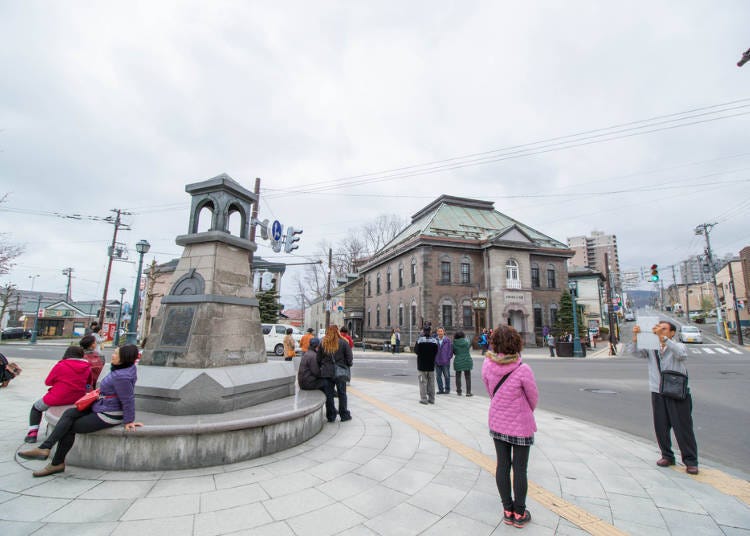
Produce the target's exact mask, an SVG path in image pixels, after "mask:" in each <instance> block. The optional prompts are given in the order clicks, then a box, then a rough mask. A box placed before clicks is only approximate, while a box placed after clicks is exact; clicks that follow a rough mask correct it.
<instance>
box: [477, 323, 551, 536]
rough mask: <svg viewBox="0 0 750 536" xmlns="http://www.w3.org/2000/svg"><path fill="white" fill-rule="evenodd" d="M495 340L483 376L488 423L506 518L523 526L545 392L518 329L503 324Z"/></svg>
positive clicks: (492, 337) (495, 334)
mask: <svg viewBox="0 0 750 536" xmlns="http://www.w3.org/2000/svg"><path fill="white" fill-rule="evenodd" d="M490 343H491V345H492V350H488V351H487V352H486V353H485V360H484V364H483V365H482V380H483V381H484V385H485V387H486V388H487V393H489V395H490V411H489V417H488V421H489V426H490V436H491V437H492V439H493V440H494V442H495V453H496V454H497V468H496V470H495V483H496V484H497V490H498V491H499V492H500V498H501V499H502V501H503V522H504V523H505V524H506V525H514V526H515V527H518V528H522V527H523V526H524V525H526V524H527V523H528V522H529V521H531V514H530V513H529V511H528V510H526V492H527V490H528V480H527V477H526V469H527V467H528V463H529V450H530V449H531V445H533V444H534V432H536V421H535V420H534V408H536V404H537V401H538V400H539V391H538V390H537V387H536V381H535V379H534V373H533V372H532V371H531V368H530V367H529V366H528V365H527V364H525V363H522V362H521V349H522V348H523V341H522V339H521V335H519V334H518V332H517V331H516V330H515V329H514V328H512V327H511V326H504V325H500V326H498V328H497V329H496V330H494V332H493V333H492V335H491V337H490ZM493 350H494V351H493ZM511 466H512V467H513V487H512V491H511V479H510V468H511ZM514 495H515V500H514V499H513V496H514Z"/></svg>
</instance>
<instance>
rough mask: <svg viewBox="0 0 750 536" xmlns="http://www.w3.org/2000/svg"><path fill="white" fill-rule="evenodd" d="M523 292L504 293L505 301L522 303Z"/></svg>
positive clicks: (523, 300)
mask: <svg viewBox="0 0 750 536" xmlns="http://www.w3.org/2000/svg"><path fill="white" fill-rule="evenodd" d="M524 298H525V297H524V295H523V294H515V293H508V294H506V295H505V303H524V302H525V299H524Z"/></svg>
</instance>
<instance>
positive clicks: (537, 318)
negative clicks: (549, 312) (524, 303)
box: [534, 305, 543, 329]
mask: <svg viewBox="0 0 750 536" xmlns="http://www.w3.org/2000/svg"><path fill="white" fill-rule="evenodd" d="M542 323H543V321H542V307H541V305H535V306H534V327H535V328H537V329H540V328H541V327H542Z"/></svg>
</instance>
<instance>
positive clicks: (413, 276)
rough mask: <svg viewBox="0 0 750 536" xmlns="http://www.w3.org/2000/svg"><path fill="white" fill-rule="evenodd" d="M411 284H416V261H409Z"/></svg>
mask: <svg viewBox="0 0 750 536" xmlns="http://www.w3.org/2000/svg"><path fill="white" fill-rule="evenodd" d="M411 284H412V285H416V284H417V259H412V260H411Z"/></svg>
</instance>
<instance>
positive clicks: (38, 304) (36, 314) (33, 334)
mask: <svg viewBox="0 0 750 536" xmlns="http://www.w3.org/2000/svg"><path fill="white" fill-rule="evenodd" d="M29 277H31V276H29ZM36 277H39V276H36ZM41 308H42V294H41V293H39V299H37V301H36V311H35V312H34V331H32V332H31V339H29V344H36V336H37V335H36V334H37V330H38V329H39V310H40V309H41ZM25 323H26V322H24V324H25Z"/></svg>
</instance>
